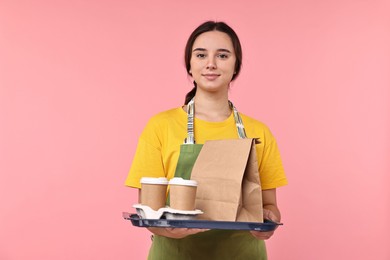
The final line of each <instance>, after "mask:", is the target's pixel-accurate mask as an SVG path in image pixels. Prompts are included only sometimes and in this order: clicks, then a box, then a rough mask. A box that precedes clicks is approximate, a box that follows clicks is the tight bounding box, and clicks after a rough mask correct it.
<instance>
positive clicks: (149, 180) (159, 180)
mask: <svg viewBox="0 0 390 260" xmlns="http://www.w3.org/2000/svg"><path fill="white" fill-rule="evenodd" d="M141 183H143V184H164V185H167V184H168V179H167V178H164V177H159V178H151V177H142V178H141Z"/></svg>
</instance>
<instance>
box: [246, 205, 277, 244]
mask: <svg viewBox="0 0 390 260" xmlns="http://www.w3.org/2000/svg"><path fill="white" fill-rule="evenodd" d="M263 214H264V219H268V220H271V221H273V222H278V221H279V220H278V217H276V215H275V214H274V213H273V212H272V211H271V210H269V209H265V208H264V209H263ZM250 232H251V234H252V236H254V237H255V238H257V239H260V240H267V239H270V238H271V237H272V235H273V234H274V231H269V232H264V231H250Z"/></svg>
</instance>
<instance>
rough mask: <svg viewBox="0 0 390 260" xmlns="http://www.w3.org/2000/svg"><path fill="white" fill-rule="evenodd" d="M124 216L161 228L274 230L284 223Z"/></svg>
mask: <svg viewBox="0 0 390 260" xmlns="http://www.w3.org/2000/svg"><path fill="white" fill-rule="evenodd" d="M122 215H123V218H124V219H127V220H130V221H131V223H132V224H133V226H136V227H161V228H202V229H227V230H255V231H263V232H266V231H273V230H275V229H276V228H277V227H278V226H279V225H283V224H282V223H275V222H272V221H270V220H265V221H264V223H258V222H234V221H208V220H173V219H142V218H140V216H138V215H137V214H132V213H128V212H123V213H122Z"/></svg>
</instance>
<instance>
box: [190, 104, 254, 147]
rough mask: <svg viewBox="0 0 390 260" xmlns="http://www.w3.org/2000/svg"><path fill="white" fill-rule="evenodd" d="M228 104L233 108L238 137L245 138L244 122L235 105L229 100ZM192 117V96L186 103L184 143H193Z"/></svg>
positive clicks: (193, 115)
mask: <svg viewBox="0 0 390 260" xmlns="http://www.w3.org/2000/svg"><path fill="white" fill-rule="evenodd" d="M229 106H230V108H231V109H232V110H233V117H234V121H235V123H236V128H237V133H238V137H239V138H240V139H244V138H246V133H245V128H244V124H243V123H242V119H241V116H240V114H239V113H238V111H237V109H236V107H235V106H234V105H233V103H232V102H231V101H230V100H229ZM194 117H195V102H194V98H192V99H191V101H190V102H188V104H187V118H188V120H187V138H186V139H185V140H184V143H185V144H195V136H194Z"/></svg>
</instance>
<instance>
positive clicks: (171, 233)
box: [148, 227, 209, 239]
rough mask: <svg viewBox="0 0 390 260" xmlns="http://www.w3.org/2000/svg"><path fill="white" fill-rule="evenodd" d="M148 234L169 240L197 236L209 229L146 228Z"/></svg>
mask: <svg viewBox="0 0 390 260" xmlns="http://www.w3.org/2000/svg"><path fill="white" fill-rule="evenodd" d="M148 230H149V231H150V232H152V233H153V234H155V235H159V236H164V237H169V238H175V239H178V238H184V237H186V236H189V235H193V234H197V233H200V232H204V231H207V230H209V229H199V228H153V227H151V228H148Z"/></svg>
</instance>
